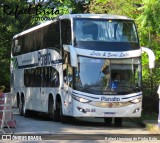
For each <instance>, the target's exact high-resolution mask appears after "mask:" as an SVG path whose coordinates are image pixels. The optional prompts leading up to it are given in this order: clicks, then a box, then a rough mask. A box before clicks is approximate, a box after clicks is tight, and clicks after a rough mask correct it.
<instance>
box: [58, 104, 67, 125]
mask: <svg viewBox="0 0 160 143" xmlns="http://www.w3.org/2000/svg"><path fill="white" fill-rule="evenodd" d="M60 119H61V122H62V123H66V124H67V123H68V122H69V117H68V116H65V115H63V109H62V102H60Z"/></svg>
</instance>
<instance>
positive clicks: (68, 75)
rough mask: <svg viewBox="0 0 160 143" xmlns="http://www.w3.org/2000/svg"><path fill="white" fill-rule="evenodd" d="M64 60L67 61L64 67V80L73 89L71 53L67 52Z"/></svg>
mask: <svg viewBox="0 0 160 143" xmlns="http://www.w3.org/2000/svg"><path fill="white" fill-rule="evenodd" d="M64 59H65V63H64V65H63V79H64V82H65V83H66V84H67V85H68V86H70V87H72V86H73V68H72V67H71V64H70V55H69V53H67V52H66V53H65V56H64Z"/></svg>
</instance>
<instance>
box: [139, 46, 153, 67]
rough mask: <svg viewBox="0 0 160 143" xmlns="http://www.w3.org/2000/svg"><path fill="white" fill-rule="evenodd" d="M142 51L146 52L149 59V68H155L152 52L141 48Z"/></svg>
mask: <svg viewBox="0 0 160 143" xmlns="http://www.w3.org/2000/svg"><path fill="white" fill-rule="evenodd" d="M141 48H142V51H144V52H146V53H147V54H148V57H149V68H150V69H153V68H154V67H155V59H156V58H155V55H154V53H153V51H152V50H151V49H149V48H146V47H141Z"/></svg>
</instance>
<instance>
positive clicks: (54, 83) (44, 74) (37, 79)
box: [24, 67, 59, 87]
mask: <svg viewBox="0 0 160 143" xmlns="http://www.w3.org/2000/svg"><path fill="white" fill-rule="evenodd" d="M24 85H25V86H26V87H59V73H58V71H57V70H56V69H54V68H53V67H42V68H34V69H26V70H24Z"/></svg>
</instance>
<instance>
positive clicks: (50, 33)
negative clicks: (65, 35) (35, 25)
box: [43, 21, 60, 49]
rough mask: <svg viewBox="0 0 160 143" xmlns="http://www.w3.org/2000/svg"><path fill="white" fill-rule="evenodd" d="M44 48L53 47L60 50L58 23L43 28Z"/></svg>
mask: <svg viewBox="0 0 160 143" xmlns="http://www.w3.org/2000/svg"><path fill="white" fill-rule="evenodd" d="M43 32H44V45H45V46H44V48H47V47H54V48H58V49H59V48H60V29H59V22H58V21H57V22H55V23H52V24H51V25H49V26H47V27H44V29H43Z"/></svg>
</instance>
